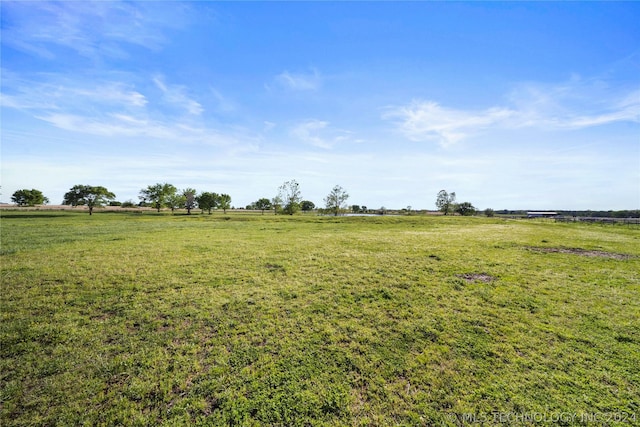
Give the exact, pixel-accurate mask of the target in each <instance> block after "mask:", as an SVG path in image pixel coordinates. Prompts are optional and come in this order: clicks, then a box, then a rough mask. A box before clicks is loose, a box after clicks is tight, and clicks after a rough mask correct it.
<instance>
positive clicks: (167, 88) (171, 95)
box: [153, 76, 204, 116]
mask: <svg viewBox="0 0 640 427" xmlns="http://www.w3.org/2000/svg"><path fill="white" fill-rule="evenodd" d="M153 82H154V83H155V85H156V86H157V87H158V88H159V89H160V90H161V91H162V93H163V98H164V99H165V101H166V102H168V103H169V104H171V105H173V106H175V107H178V108H183V109H185V110H186V111H187V112H188V113H189V114H192V115H195V116H198V115H200V114H202V112H203V111H204V108H202V105H201V104H200V103H199V102H198V101H196V100H194V99H191V98H189V96H188V95H187V88H186V87H185V86H180V85H168V84H166V83H165V82H164V78H163V77H162V76H156V77H154V78H153Z"/></svg>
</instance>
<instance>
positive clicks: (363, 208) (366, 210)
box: [360, 205, 369, 213]
mask: <svg viewBox="0 0 640 427" xmlns="http://www.w3.org/2000/svg"><path fill="white" fill-rule="evenodd" d="M368 211H369V209H367V207H366V206H364V205H362V206H361V207H360V212H362V213H367V212H368Z"/></svg>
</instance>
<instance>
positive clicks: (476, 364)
mask: <svg viewBox="0 0 640 427" xmlns="http://www.w3.org/2000/svg"><path fill="white" fill-rule="evenodd" d="M1 237H2V245H1V253H2V255H1V257H0V262H1V274H2V275H1V277H2V301H1V313H0V314H1V322H0V354H1V364H2V366H1V367H0V375H1V379H2V382H1V385H2V390H1V397H0V424H2V425H3V426H7V425H78V424H86V425H105V426H110V425H117V424H122V425H156V424H157V425H185V424H200V425H247V426H252V425H283V426H285V425H286V426H289V425H335V426H337V425H346V426H360V425H372V426H373V425H379V426H388V425H407V426H412V425H427V426H431V425H451V426H454V425H468V424H471V422H472V421H473V420H472V419H471V418H470V417H472V416H475V417H476V419H475V421H477V422H478V423H479V422H480V421H486V422H485V425H498V424H504V425H507V424H508V425H529V424H536V425H539V424H541V423H538V422H537V421H536V420H535V419H534V420H533V421H531V419H529V420H528V419H527V417H531V416H534V417H535V416H537V417H538V420H539V419H540V417H542V416H543V415H544V416H546V417H549V418H551V417H556V419H555V420H556V421H559V424H566V425H579V424H584V425H617V424H620V425H640V229H639V228H638V227H624V226H597V225H581V224H555V223H551V222H546V221H540V220H536V221H522V220H518V221H515V220H504V219H487V218H462V217H418V216H410V217H365V218H363V217H349V218H347V217H339V218H333V217H316V216H294V217H286V216H273V215H264V216H262V215H249V214H228V215H223V214H222V213H215V214H213V215H192V216H186V215H169V214H155V213H144V214H136V213H106V212H102V213H101V212H98V213H96V214H94V215H93V216H91V217H90V216H89V215H87V214H86V213H83V214H79V213H73V212H33V211H29V212H2V219H1ZM518 417H519V418H518ZM529 421H531V422H529ZM594 423H595V424H594ZM547 424H549V423H547ZM478 425H480V424H478Z"/></svg>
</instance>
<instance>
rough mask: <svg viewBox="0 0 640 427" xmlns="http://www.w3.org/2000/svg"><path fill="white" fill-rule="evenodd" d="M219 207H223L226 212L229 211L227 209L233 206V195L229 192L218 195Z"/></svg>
mask: <svg viewBox="0 0 640 427" xmlns="http://www.w3.org/2000/svg"><path fill="white" fill-rule="evenodd" d="M218 207H219V208H220V209H222V211H223V212H224V213H227V209H229V208H231V196H230V195H228V194H220V195H219V196H218Z"/></svg>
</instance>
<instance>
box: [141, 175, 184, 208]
mask: <svg viewBox="0 0 640 427" xmlns="http://www.w3.org/2000/svg"><path fill="white" fill-rule="evenodd" d="M177 191H178V189H177V188H176V187H175V186H174V185H172V184H167V183H166V182H165V183H164V184H161V183H157V184H154V185H150V186H148V187H147V188H144V189H142V190H140V196H139V198H140V200H142V201H143V202H144V203H151V205H152V206H153V207H154V208H156V209H157V210H158V212H160V209H162V208H163V207H165V206H167V205H168V204H167V203H168V201H169V198H170V197H171V196H173V195H174V194H176V192H177Z"/></svg>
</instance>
